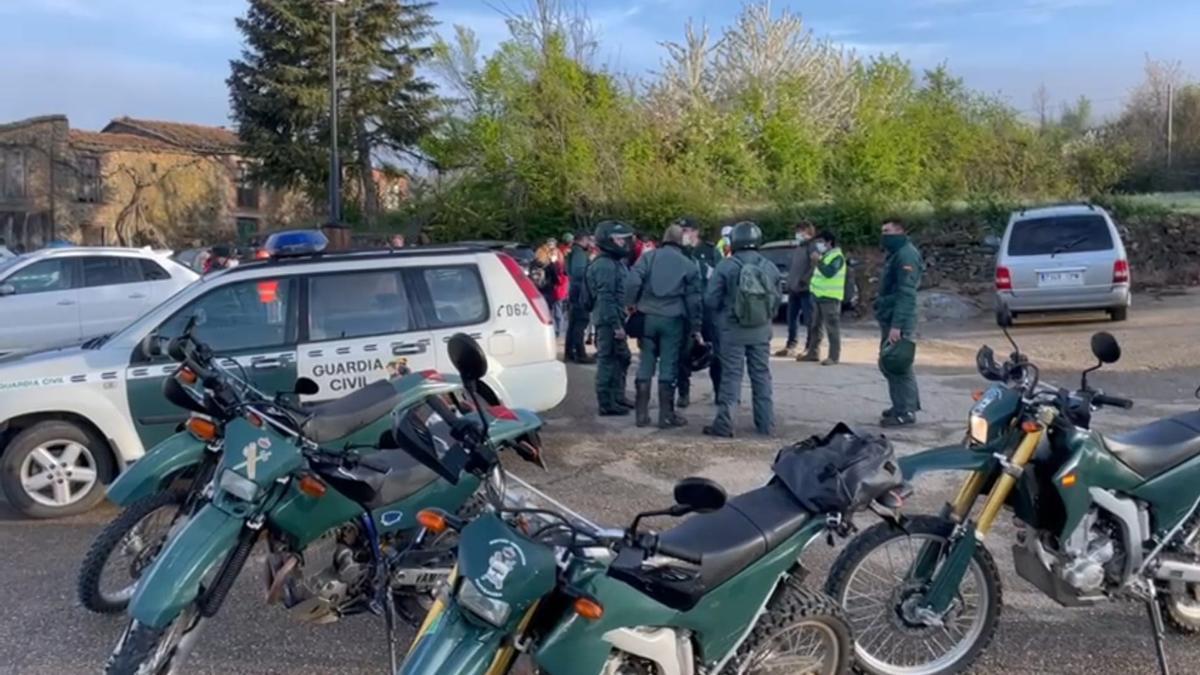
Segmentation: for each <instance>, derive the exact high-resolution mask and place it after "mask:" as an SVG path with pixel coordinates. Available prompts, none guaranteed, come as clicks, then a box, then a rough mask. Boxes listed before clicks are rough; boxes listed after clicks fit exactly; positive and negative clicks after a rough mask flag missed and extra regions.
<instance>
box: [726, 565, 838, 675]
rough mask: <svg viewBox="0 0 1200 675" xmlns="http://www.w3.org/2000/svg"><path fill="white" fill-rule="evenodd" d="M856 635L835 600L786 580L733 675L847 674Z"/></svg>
mask: <svg viewBox="0 0 1200 675" xmlns="http://www.w3.org/2000/svg"><path fill="white" fill-rule="evenodd" d="M853 661H854V639H853V637H852V636H851V632H850V624H849V623H848V622H847V621H846V616H845V613H843V612H842V609H841V607H838V605H837V602H835V601H834V600H833V598H831V597H829V596H827V595H825V594H824V593H821V592H820V591H815V590H812V589H809V588H805V587H803V586H801V585H799V584H798V583H793V582H791V581H785V582H784V583H783V585H781V586H780V588H779V590H778V591H777V592H776V594H775V597H774V598H772V599H771V602H770V603H769V604H768V605H767V611H766V612H765V613H764V614H763V615H762V618H760V619H759V620H758V623H757V624H756V625H755V626H754V630H753V631H752V632H751V633H750V636H749V637H748V638H746V641H745V642H743V643H742V645H741V646H740V647H739V648H738V652H737V655H736V656H735V657H734V659H733V665H732V667H730V668H727V669H726V670H725V672H729V673H734V674H735V675H785V674H786V675H845V674H846V673H849V672H850V665H851V663H853Z"/></svg>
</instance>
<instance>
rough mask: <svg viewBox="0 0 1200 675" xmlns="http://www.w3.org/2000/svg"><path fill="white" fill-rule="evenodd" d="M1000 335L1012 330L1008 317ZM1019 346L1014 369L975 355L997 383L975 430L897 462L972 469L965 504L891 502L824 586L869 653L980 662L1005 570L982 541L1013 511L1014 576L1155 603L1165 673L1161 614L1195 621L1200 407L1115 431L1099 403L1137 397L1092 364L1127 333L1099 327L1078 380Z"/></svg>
mask: <svg viewBox="0 0 1200 675" xmlns="http://www.w3.org/2000/svg"><path fill="white" fill-rule="evenodd" d="M1002 325H1004V323H1002ZM1004 333H1005V336H1006V337H1008V339H1009V341H1010V342H1012V338H1011V336H1009V334H1008V330H1007V326H1006V325H1005V331H1004ZM1012 344H1013V348H1014V352H1013V354H1012V356H1011V357H1010V358H1009V360H1008V361H1007V362H1005V363H1004V364H1003V365H997V363H996V360H995V357H994V354H993V352H992V350H991V349H990V348H988V347H986V346H985V347H983V348H982V349H980V351H979V354H978V355H977V365H978V369H979V372H980V374H982V375H983V376H984V377H985V378H986V379H988V380H991V381H993V382H995V384H993V385H992V386H991V387H990V388H989V389H987V390H986V391H984V392H981V393H980V394H978V395H977V396H978V398H977V403H976V404H975V406H974V407H973V408H972V409H971V412H970V415H969V417H968V432H967V435H966V438H965V439H964V441H963V442H962V443H961V444H957V445H952V446H948V447H942V448H935V449H931V450H926V451H924V452H920V453H917V454H914V455H910V456H907V457H904V458H902V459H901V460H900V464H901V466H902V467H903V469H904V473H905V477H906V478H908V477H911V476H913V475H917V474H921V473H926V472H931V471H964V472H967V474H968V475H967V478H966V481H965V482H964V483H963V485H962V487H961V489H960V490H959V491H958V494H957V496H956V497H955V498H954V500H953V501H951V502H950V503H948V504H946V506H945V507H943V509H942V511H941V513H939V514H938V515H937V516H915V517H912V518H905V517H903V516H900V515H899V514H898V513H895V512H893V513H892V514H891V517H889V518H888V519H886V520H885V522H883V523H880V524H877V525H875V526H873V527H871V528H870V529H868V530H866V531H864V532H863V533H862V534H861V535H860V536H859V537H857V538H856V539H855V540H854V541H852V542H851V544H850V545H849V546H848V547H847V548H846V549H845V551H843V552H842V554H841V556H840V557H839V558H838V560H837V562H836V563H835V564H834V567H833V569H832V571H831V572H830V577H829V580H828V583H827V585H826V591H827V592H828V593H829V594H830V595H832V596H833V597H835V598H837V599H838V600H839V601H840V602H841V603H842V605H843V607H844V608H845V610H846V612H847V614H848V615H849V617H850V620H851V622H852V624H853V625H854V628H855V635H856V639H857V641H856V645H855V650H856V656H857V658H858V665H859V667H860V668H862V669H863V670H865V671H867V672H871V673H878V674H893V673H896V674H899V673H904V674H911V675H929V674H935V673H937V674H941V673H960V672H964V671H966V670H967V669H969V668H970V667H971V664H972V663H974V661H975V660H976V659H977V658H978V657H979V656H980V654H981V653H982V652H983V651H984V650H985V649H986V648H987V646H988V644H989V643H990V642H991V640H992V638H993V636H994V635H995V631H996V625H997V621H998V620H999V616H1000V606H1001V593H1000V576H999V573H998V571H997V568H996V563H995V561H994V560H993V559H992V555H991V554H990V553H989V552H988V550H987V548H985V547H984V541H985V539H986V537H987V536H988V533H989V532H990V531H991V530H992V525H993V523H994V522H995V519H996V517H997V516H998V515H999V514H1000V512H1001V510H1002V509H1003V508H1004V507H1008V508H1009V509H1011V510H1012V512H1013V515H1014V516H1015V517H1016V522H1017V526H1018V531H1017V537H1016V543H1015V544H1014V546H1013V547H1012V553H1013V558H1014V562H1015V566H1016V572H1017V574H1018V575H1020V576H1021V578H1023V579H1025V580H1026V581H1028V582H1029V583H1031V584H1033V585H1034V586H1035V587H1037V588H1038V589H1039V590H1041V591H1042V592H1043V593H1045V594H1046V595H1047V596H1049V597H1050V598H1052V599H1053V600H1055V601H1056V602H1058V603H1059V604H1061V605H1064V606H1067V607H1081V606H1088V605H1092V604H1095V603H1099V602H1105V601H1108V600H1111V599H1114V598H1134V599H1140V600H1142V601H1144V602H1145V603H1146V605H1147V607H1148V610H1149V614H1150V617H1151V620H1152V624H1153V628H1154V636H1155V647H1156V652H1157V657H1158V662H1159V667H1160V669H1161V670H1162V672H1163V673H1166V672H1167V663H1166V656H1165V653H1164V651H1163V645H1162V637H1163V614H1164V613H1165V614H1166V616H1167V617H1168V619H1169V621H1170V623H1171V625H1172V626H1173V627H1174V628H1176V629H1177V630H1179V631H1181V632H1185V633H1196V632H1200V541H1198V534H1200V515H1198V514H1197V505H1198V504H1200V413H1197V412H1191V413H1185V414H1183V415H1178V416H1175V417H1171V418H1166V419H1162V420H1158V421H1156V422H1153V423H1151V424H1149V425H1146V426H1144V427H1141V428H1139V429H1136V430H1134V431H1132V432H1129V433H1126V434H1123V435H1119V436H1104V435H1102V434H1100V433H1098V432H1096V431H1094V430H1092V429H1091V428H1090V426H1091V416H1092V413H1093V412H1094V411H1095V410H1097V409H1098V408H1100V407H1103V406H1112V407H1118V408H1129V407H1131V406H1132V405H1133V402H1132V401H1130V400H1128V399H1125V398H1120V397H1117V396H1110V395H1107V394H1105V393H1103V392H1102V391H1099V390H1097V389H1094V388H1092V387H1090V386H1089V385H1088V381H1087V376H1088V373H1090V372H1092V371H1095V370H1097V369H1099V368H1101V367H1102V366H1103V365H1104V364H1108V363H1113V362H1115V361H1117V360H1118V359H1119V358H1120V355H1121V350H1120V347H1119V346H1118V344H1117V341H1116V340H1115V339H1114V338H1113V337H1112V336H1111V335H1109V334H1107V333H1097V334H1096V335H1095V336H1093V337H1092V352H1093V353H1094V354H1095V356H1096V357H1097V359H1098V361H1099V363H1098V365H1096V366H1095V367H1093V368H1091V369H1089V370H1088V371H1085V372H1084V374H1083V377H1082V386H1081V387H1080V388H1079V389H1078V390H1077V391H1067V390H1064V389H1056V388H1051V387H1047V386H1044V385H1039V381H1038V380H1039V377H1038V368H1037V366H1036V365H1035V364H1033V363H1031V362H1030V361H1029V360H1028V358H1026V356H1025V355H1023V354H1021V352H1020V349H1019V348H1018V347H1017V345H1016V343H1015V342H1013V343H1012ZM981 498H982V500H983V506H982V508H981V509H980V510H979V511H978V513H977V514H976V515H974V516H973V515H972V513H973V512H974V507H975V505H976V503H977V502H978V501H980V499H981ZM1164 610H1165V612H1164Z"/></svg>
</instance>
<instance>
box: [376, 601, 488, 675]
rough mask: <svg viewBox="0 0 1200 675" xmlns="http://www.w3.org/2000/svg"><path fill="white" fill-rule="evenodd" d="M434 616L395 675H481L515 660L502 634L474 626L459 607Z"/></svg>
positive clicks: (453, 607) (442, 611) (454, 606)
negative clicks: (506, 660)
mask: <svg viewBox="0 0 1200 675" xmlns="http://www.w3.org/2000/svg"><path fill="white" fill-rule="evenodd" d="M432 612H439V614H438V615H437V616H436V617H432V616H431V617H430V618H429V619H427V620H426V625H425V626H423V627H422V631H421V633H420V634H419V635H418V636H417V639H416V641H415V642H414V643H413V646H412V649H411V650H410V651H409V653H408V656H407V657H406V658H405V659H404V663H402V664H400V669H399V670H398V671H396V675H445V674H446V673H454V674H455V675H482V674H483V673H489V672H491V668H492V664H493V663H496V662H497V661H498V660H504V659H507V658H511V657H512V654H511V651H512V650H511V647H505V645H504V633H503V632H501V631H499V630H496V629H494V628H491V627H484V626H481V625H479V624H476V623H474V622H472V621H471V620H470V619H468V618H467V617H465V616H464V615H463V613H462V610H460V609H459V608H458V607H457V606H456V605H454V604H450V605H449V606H445V607H440V606H439V607H435V609H434V610H432ZM432 612H431V613H432Z"/></svg>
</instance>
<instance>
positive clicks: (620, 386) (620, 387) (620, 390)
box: [614, 374, 634, 410]
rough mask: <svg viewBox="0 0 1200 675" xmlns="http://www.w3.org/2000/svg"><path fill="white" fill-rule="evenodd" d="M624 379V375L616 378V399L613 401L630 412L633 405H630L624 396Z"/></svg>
mask: <svg viewBox="0 0 1200 675" xmlns="http://www.w3.org/2000/svg"><path fill="white" fill-rule="evenodd" d="M625 377H626V376H625V375H624V374H621V375H618V376H617V391H616V394H614V396H615V397H616V399H615V400H616V402H617V405H619V406H624V407H626V408H629V409H630V410H633V408H634V405H633V403H630V401H629V399H628V398H627V397H626V396H625Z"/></svg>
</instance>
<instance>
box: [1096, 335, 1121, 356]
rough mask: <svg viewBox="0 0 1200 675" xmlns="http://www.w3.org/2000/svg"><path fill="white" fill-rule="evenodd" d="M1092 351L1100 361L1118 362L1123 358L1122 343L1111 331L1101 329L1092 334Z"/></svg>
mask: <svg viewBox="0 0 1200 675" xmlns="http://www.w3.org/2000/svg"><path fill="white" fill-rule="evenodd" d="M1092 353H1093V354H1095V355H1096V358H1097V359H1100V363H1116V362H1117V361H1120V360H1121V345H1120V344H1118V343H1117V338H1115V337H1113V336H1112V334H1111V333H1106V332H1104V331H1100V332H1099V333H1096V334H1095V335H1093V336H1092Z"/></svg>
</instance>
